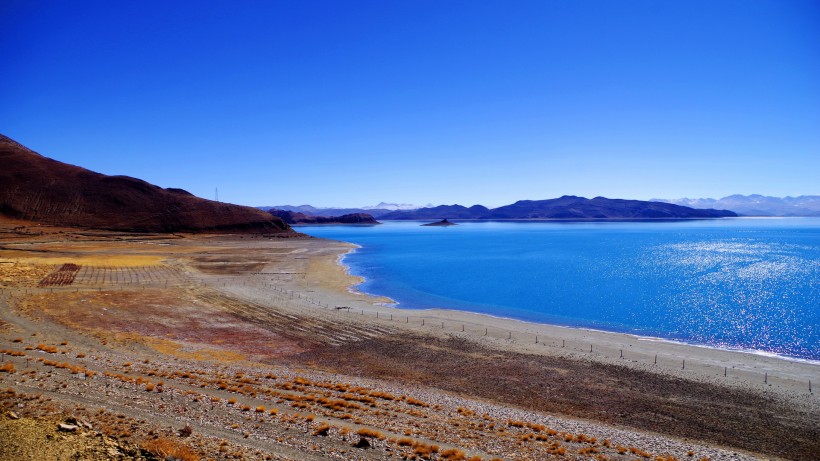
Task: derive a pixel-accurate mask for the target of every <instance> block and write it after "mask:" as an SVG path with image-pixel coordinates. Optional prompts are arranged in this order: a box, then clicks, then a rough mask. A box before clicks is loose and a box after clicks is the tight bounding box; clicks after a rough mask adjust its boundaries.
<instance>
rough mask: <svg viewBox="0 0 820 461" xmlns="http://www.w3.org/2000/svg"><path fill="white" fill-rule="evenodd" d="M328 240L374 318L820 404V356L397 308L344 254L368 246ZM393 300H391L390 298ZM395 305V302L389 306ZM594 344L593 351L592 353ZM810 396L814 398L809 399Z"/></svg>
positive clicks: (349, 289)
mask: <svg viewBox="0 0 820 461" xmlns="http://www.w3.org/2000/svg"><path fill="white" fill-rule="evenodd" d="M320 240H325V241H327V242H334V243H335V244H339V243H341V244H343V245H345V247H346V248H339V247H336V248H338V250H337V253H336V256H335V258H334V263H335V266H336V267H337V268H338V269H340V270H341V271H343V272H344V274H345V276H346V277H347V283H348V285H347V290H346V291H347V292H348V294H352V295H355V296H356V297H357V298H359V297H364V298H366V299H367V303H368V306H367V307H366V308H364V307H359V306H357V307H356V309H357V310H359V309H361V315H363V316H364V315H370V316H374V317H376V318H377V319H378V318H379V317H377V316H378V315H380V314H383V315H385V316H386V315H391V314H392V315H396V314H398V317H400V318H405V319H406V322H405V323H399V322H396V324H397V325H400V326H403V327H404V328H405V329H408V330H410V331H414V332H418V333H434V334H436V333H437V334H449V335H455V336H463V337H465V338H467V339H472V340H476V341H478V342H480V343H483V344H488V345H490V346H492V347H495V348H499V349H502V350H511V351H516V352H525V353H537V354H549V355H561V356H569V357H573V358H578V359H582V360H594V361H598V362H604V363H611V364H618V365H625V366H629V367H635V368H638V369H641V370H648V371H655V372H659V373H664V374H672V375H676V376H679V377H682V378H684V379H696V380H698V381H708V382H712V383H715V384H719V385H730V386H740V387H743V388H747V389H755V390H758V391H764V392H767V393H774V394H776V395H779V396H781V397H786V398H787V399H788V400H793V399H794V398H797V399H798V400H801V401H804V403H809V404H810V405H811V406H812V407H820V400H818V399H817V397H816V393H809V392H808V389H809V382H811V384H812V385H820V384H818V383H820V361H816V360H811V359H804V358H799V357H789V356H783V355H779V354H775V353H770V352H767V351H757V350H743V349H730V348H721V347H715V346H711V345H705V344H697V343H688V342H683V341H677V340H672V339H667V338H661V337H654V336H642V335H638V334H632V333H623V332H613V331H606V330H599V329H593V328H583V327H572V326H562V325H555V324H547V323H539V322H531V321H526V320H520V319H515V318H508V317H501V316H493V315H491V314H485V313H478V312H470V311H462V310H456V309H448V308H431V309H412V308H399V307H396V306H397V305H398V303H396V302H395V300H392V299H390V298H388V297H386V296H382V295H378V294H373V293H366V292H363V291H361V290H358V289H356V288H355V287H356V286H358V285H361V284H362V283H364V281H365V280H366V278H365V277H363V276H359V275H354V274H352V273H351V267H350V265H348V264H346V263H345V262H344V259H345V256H347V255H348V254H351V253H352V252H354V251H356V250H357V249H358V248H361V247H360V246H359V245H356V244H352V243H350V242H342V241H338V240H330V239H320ZM334 246H335V245H334ZM328 288H331V287H328ZM385 300H388V301H389V302H388V303H385ZM390 302H392V303H395V305H392V306H391V305H389V304H390ZM381 318H382V319H383V318H385V317H381ZM391 318H392V317H391ZM411 320H412V322H411ZM482 333H483V334H482ZM590 348H591V349H592V352H589V350H590ZM724 374H725V376H724ZM801 396H802V397H801ZM806 396H808V398H809V399H810V401H807V400H805V397H806Z"/></svg>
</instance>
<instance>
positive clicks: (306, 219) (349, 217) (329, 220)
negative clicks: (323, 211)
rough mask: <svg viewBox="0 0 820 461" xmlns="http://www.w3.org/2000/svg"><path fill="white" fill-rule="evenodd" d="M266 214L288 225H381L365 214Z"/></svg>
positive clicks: (288, 212)
mask: <svg viewBox="0 0 820 461" xmlns="http://www.w3.org/2000/svg"><path fill="white" fill-rule="evenodd" d="M268 213H270V214H272V215H274V216H276V217H278V218H281V219H282V220H284V221H285V222H286V223H288V224H293V225H299V224H366V225H373V224H381V223H380V222H378V221H376V220H375V219H374V218H373V216H371V215H369V214H367V213H351V214H346V215H342V216H308V215H306V214H304V213H299V212H298V211H287V210H268Z"/></svg>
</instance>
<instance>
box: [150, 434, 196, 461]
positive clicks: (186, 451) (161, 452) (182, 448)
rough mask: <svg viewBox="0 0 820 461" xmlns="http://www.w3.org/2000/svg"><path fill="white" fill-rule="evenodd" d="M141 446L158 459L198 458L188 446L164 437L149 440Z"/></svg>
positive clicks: (194, 460)
mask: <svg viewBox="0 0 820 461" xmlns="http://www.w3.org/2000/svg"><path fill="white" fill-rule="evenodd" d="M142 448H144V449H145V450H147V451H149V452H151V453H153V454H154V455H156V456H157V457H159V459H178V460H179V461H198V460H199V455H197V454H196V453H195V452H194V451H193V450H191V449H190V448H189V447H188V446H186V445H183V444H181V443H179V442H177V441H176V440H173V439H169V438H165V437H161V438H158V439H154V440H149V441H147V442H145V443H144V444H143V445H142Z"/></svg>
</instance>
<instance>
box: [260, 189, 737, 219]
mask: <svg viewBox="0 0 820 461" xmlns="http://www.w3.org/2000/svg"><path fill="white" fill-rule="evenodd" d="M266 208H273V207H266ZM275 208H277V209H280V210H288V209H289V210H291V211H297V212H300V213H304V214H308V215H313V216H321V215H324V214H325V213H327V215H342V214H350V213H368V214H371V215H372V216H373V217H375V218H376V219H382V220H408V219H436V220H440V219H554V220H585V219H690V218H724V217H733V216H737V215H736V214H735V213H733V212H731V211H726V210H713V209H695V208H691V207H687V206H681V205H676V204H672V203H662V202H657V201H656V202H646V201H640V200H620V199H608V198H604V197H595V198H593V199H587V198H584V197H576V196H572V195H565V196H563V197H560V198H555V199H549V200H520V201H518V202H515V203H513V204H511V205H506V206H502V207H498V208H493V209H490V208H487V207H485V206H482V205H473V206H471V207H465V206H462V205H439V206H435V207H424V208H417V209H411V210H387V209H370V210H365V209H363V208H314V207H312V206H310V205H302V206H298V207H291V206H279V207H275Z"/></svg>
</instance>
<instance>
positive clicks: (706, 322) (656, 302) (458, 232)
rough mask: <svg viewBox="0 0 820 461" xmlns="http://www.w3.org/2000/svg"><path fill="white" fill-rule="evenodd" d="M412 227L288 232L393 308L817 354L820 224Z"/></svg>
mask: <svg viewBox="0 0 820 461" xmlns="http://www.w3.org/2000/svg"><path fill="white" fill-rule="evenodd" d="M419 224H420V223H419V222H416V221H413V222H387V223H385V224H383V225H380V226H372V227H360V226H308V227H300V228H299V230H300V231H301V232H304V233H307V234H309V235H313V236H316V237H323V238H331V239H336V240H342V241H346V242H351V243H355V244H357V245H360V246H361V248H360V249H358V250H357V251H355V252H353V253H351V254H349V255H348V256H347V257H345V259H344V263H345V264H346V265H348V266H349V267H350V272H351V273H352V274H354V275H358V276H362V277H364V278H365V282H364V283H363V284H361V285H360V286H358V287H357V288H358V289H359V290H361V291H364V292H367V293H372V294H377V295H383V296H388V297H390V298H392V299H394V300H396V301H397V302H398V307H403V308H433V307H439V308H448V309H458V310H464V311H470V312H478V313H483V314H489V315H493V316H499V317H510V318H515V319H520V320H526V321H532V322H539V323H549V324H555V325H563V326H570V327H582V328H594V329H600V330H606V331H615V332H623V333H632V334H638V335H645V336H654V337H659V338H664V339H670V340H675V341H684V342H689V343H696V344H702V345H708V346H714V347H721V348H730V349H743V350H754V351H762V352H767V353H773V354H778V355H783V356H788V357H795V358H802V359H812V360H818V359H820V219H816V218H773V219H751V218H746V219H725V220H704V221H676V222H462V223H459V224H460V225H459V226H453V227H421V226H420V225H419Z"/></svg>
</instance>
